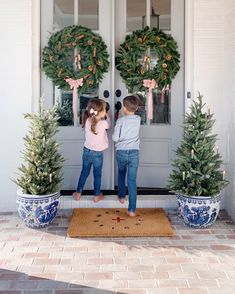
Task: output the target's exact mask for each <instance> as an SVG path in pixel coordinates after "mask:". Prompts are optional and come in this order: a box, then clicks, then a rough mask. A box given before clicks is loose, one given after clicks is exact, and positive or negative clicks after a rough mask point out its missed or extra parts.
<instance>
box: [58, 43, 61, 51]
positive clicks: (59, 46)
mask: <svg viewBox="0 0 235 294" xmlns="http://www.w3.org/2000/svg"><path fill="white" fill-rule="evenodd" d="M57 50H58V51H60V50H61V42H58V44H57Z"/></svg>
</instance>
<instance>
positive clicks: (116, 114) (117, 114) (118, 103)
mask: <svg viewBox="0 0 235 294" xmlns="http://www.w3.org/2000/svg"><path fill="white" fill-rule="evenodd" d="M121 108H122V103H121V102H120V101H118V102H117V103H115V110H116V113H115V119H118V116H119V111H120V110H121Z"/></svg>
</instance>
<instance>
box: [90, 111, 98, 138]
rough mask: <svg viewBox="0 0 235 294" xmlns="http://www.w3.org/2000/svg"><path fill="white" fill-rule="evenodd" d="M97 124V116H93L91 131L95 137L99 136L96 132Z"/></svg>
mask: <svg viewBox="0 0 235 294" xmlns="http://www.w3.org/2000/svg"><path fill="white" fill-rule="evenodd" d="M96 124H97V119H96V117H95V115H92V117H91V131H92V133H93V134H95V135H97V133H96V130H95V127H96Z"/></svg>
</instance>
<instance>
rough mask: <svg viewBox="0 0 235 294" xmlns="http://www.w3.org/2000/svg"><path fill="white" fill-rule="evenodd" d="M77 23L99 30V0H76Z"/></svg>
mask: <svg viewBox="0 0 235 294" xmlns="http://www.w3.org/2000/svg"><path fill="white" fill-rule="evenodd" d="M78 24H79V25H83V26H85V27H88V28H90V29H91V30H96V31H98V30H99V0H78Z"/></svg>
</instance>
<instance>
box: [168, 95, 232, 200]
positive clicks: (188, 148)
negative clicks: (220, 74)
mask: <svg viewBox="0 0 235 294" xmlns="http://www.w3.org/2000/svg"><path fill="white" fill-rule="evenodd" d="M204 106H205V104H204V103H203V101H202V96H201V95H200V94H199V96H198V101H194V102H193V104H192V107H191V112H190V113H188V114H186V118H185V122H184V125H183V127H184V136H183V139H182V142H181V146H180V147H179V148H178V149H177V151H176V159H175V161H174V164H173V166H174V167H175V169H174V170H173V172H172V174H171V175H170V181H169V188H170V189H171V190H173V191H174V192H175V193H177V194H184V195H188V196H217V195H218V193H219V192H220V191H221V190H222V188H223V187H225V186H226V184H227V181H225V179H224V177H225V172H224V171H221V169H220V167H221V164H222V160H221V155H220V154H219V152H218V147H216V146H215V143H216V139H217V135H213V134H211V131H212V127H213V125H214V122H215V120H214V119H213V114H211V113H210V109H208V111H207V112H204V111H203V108H204Z"/></svg>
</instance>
